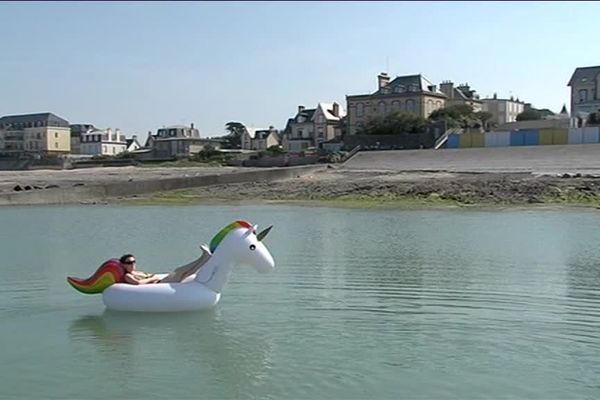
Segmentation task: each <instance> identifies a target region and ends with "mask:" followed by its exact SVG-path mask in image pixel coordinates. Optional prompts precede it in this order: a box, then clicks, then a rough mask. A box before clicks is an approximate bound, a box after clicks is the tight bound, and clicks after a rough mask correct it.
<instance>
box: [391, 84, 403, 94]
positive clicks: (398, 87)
mask: <svg viewBox="0 0 600 400" xmlns="http://www.w3.org/2000/svg"><path fill="white" fill-rule="evenodd" d="M394 91H395V92H396V93H404V92H406V87H404V85H398V86H396V88H395V89H394Z"/></svg>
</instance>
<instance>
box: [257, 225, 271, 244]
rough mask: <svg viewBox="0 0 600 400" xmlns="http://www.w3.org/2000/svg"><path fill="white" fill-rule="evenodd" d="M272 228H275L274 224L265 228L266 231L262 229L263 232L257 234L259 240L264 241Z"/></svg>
mask: <svg viewBox="0 0 600 400" xmlns="http://www.w3.org/2000/svg"><path fill="white" fill-rule="evenodd" d="M271 228H273V225H271V226H270V227H268V228H267V229H265V230H264V231H262V232H261V233H259V234H258V235H256V238H257V239H258V241H259V242H262V240H263V239H264V238H265V236H267V233H269V231H270V230H271Z"/></svg>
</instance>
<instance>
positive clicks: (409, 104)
mask: <svg viewBox="0 0 600 400" xmlns="http://www.w3.org/2000/svg"><path fill="white" fill-rule="evenodd" d="M406 111H408V112H415V101H414V100H413V99H408V100H406Z"/></svg>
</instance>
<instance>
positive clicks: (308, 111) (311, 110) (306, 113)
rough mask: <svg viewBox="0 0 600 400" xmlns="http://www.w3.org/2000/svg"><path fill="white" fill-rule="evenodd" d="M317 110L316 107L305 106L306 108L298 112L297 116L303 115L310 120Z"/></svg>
mask: <svg viewBox="0 0 600 400" xmlns="http://www.w3.org/2000/svg"><path fill="white" fill-rule="evenodd" d="M315 111H317V109H316V108H305V109H304V110H302V111H300V112H299V113H298V114H296V118H297V117H299V116H303V117H305V118H306V120H307V122H308V121H310V120H311V119H312V117H313V115H314V113H315Z"/></svg>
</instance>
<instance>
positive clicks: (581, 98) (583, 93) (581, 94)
mask: <svg viewBox="0 0 600 400" xmlns="http://www.w3.org/2000/svg"><path fill="white" fill-rule="evenodd" d="M587 100H588V91H587V89H581V90H580V91H579V102H580V103H584V102H586V101H587Z"/></svg>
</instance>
